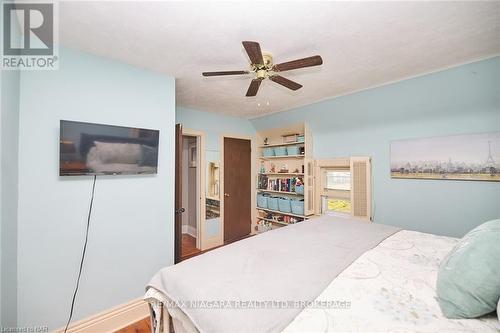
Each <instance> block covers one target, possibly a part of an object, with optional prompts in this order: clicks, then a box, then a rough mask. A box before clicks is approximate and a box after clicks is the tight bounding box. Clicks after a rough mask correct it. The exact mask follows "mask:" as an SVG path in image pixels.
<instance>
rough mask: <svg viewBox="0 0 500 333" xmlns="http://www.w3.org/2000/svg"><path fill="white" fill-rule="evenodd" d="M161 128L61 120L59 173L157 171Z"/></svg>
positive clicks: (135, 172)
mask: <svg viewBox="0 0 500 333" xmlns="http://www.w3.org/2000/svg"><path fill="white" fill-rule="evenodd" d="M159 136H160V131H157V130H151V129H144V128H131V127H122V126H111V125H102V124H93V123H83V122H78V121H69V120H61V122H60V139H59V175H60V176H76V175H123V174H155V173H157V166H158V140H159Z"/></svg>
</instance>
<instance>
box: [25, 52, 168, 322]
mask: <svg viewBox="0 0 500 333" xmlns="http://www.w3.org/2000/svg"><path fill="white" fill-rule="evenodd" d="M174 85H175V81H174V79H173V78H170V77H165V76H162V75H159V74H155V73H152V72H148V71H145V70H140V69H138V68H135V67H131V66H128V65H125V64H120V63H117V62H114V61H110V60H106V59H103V58H99V57H95V56H91V55H87V54H84V53H80V52H77V51H73V50H68V49H64V48H62V49H61V52H60V68H59V70H57V71H25V72H23V73H22V74H21V98H20V137H19V217H18V219H19V224H18V231H19V238H18V287H19V288H18V325H19V326H27V325H29V326H31V325H48V326H49V330H53V329H56V328H58V327H61V326H63V325H64V324H65V321H66V319H67V316H68V313H69V308H70V302H71V297H72V293H73V289H74V286H75V281H76V278H77V273H78V266H79V260H80V255H81V250H82V246H83V241H84V236H85V224H86V215H87V211H88V208H89V200H90V192H91V182H92V179H91V177H59V176H58V167H59V165H58V164H59V155H58V154H59V153H58V145H59V142H58V139H59V120H60V119H69V120H79V121H87V122H96V123H104V124H115V125H123V126H131V127H143V128H152V129H159V130H160V156H159V169H158V174H157V175H147V176H114V177H113V176H108V177H97V185H96V195H95V201H94V210H93V216H92V222H91V228H90V240H89V244H88V250H87V257H86V261H85V266H84V270H83V275H82V280H81V285H80V291H79V294H78V298H77V302H76V308H75V316H74V319H75V320H78V319H81V318H83V317H86V316H88V315H91V314H93V313H96V312H99V311H102V310H105V309H108V308H110V307H112V306H115V305H118V304H121V303H124V302H127V301H130V300H131V299H133V298H136V297H140V296H141V295H142V294H143V292H144V287H145V286H146V284H147V283H148V281H149V279H150V278H151V276H152V275H153V274H154V273H155V272H156V271H157V270H158V269H160V268H162V267H163V266H166V265H169V264H172V263H173V226H174V224H173V202H174V200H173V193H174V191H173V190H174V169H173V168H174V123H175V86H174Z"/></svg>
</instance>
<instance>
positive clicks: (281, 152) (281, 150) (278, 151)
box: [274, 147, 287, 156]
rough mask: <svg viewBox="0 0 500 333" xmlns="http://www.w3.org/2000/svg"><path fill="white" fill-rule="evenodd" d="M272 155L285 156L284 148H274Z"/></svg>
mask: <svg viewBox="0 0 500 333" xmlns="http://www.w3.org/2000/svg"><path fill="white" fill-rule="evenodd" d="M274 155H276V156H286V155H287V152H286V147H276V148H274Z"/></svg>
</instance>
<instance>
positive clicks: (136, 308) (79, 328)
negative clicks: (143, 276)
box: [55, 298, 149, 333]
mask: <svg viewBox="0 0 500 333" xmlns="http://www.w3.org/2000/svg"><path fill="white" fill-rule="evenodd" d="M148 316H149V306H148V303H147V302H145V301H144V300H143V299H142V298H139V299H135V300H133V301H131V302H128V303H125V304H122V305H119V306H117V307H114V308H112V309H109V310H106V311H103V312H101V313H98V314H96V315H94V316H91V317H89V318H85V319H82V320H80V321H77V322H75V323H73V324H71V325H70V326H69V328H68V330H67V333H95V332H100V333H112V332H116V331H117V330H120V329H122V328H124V327H127V326H130V325H132V324H134V323H136V322H138V321H140V320H142V319H144V318H146V317H148ZM61 332H64V327H62V328H60V329H58V330H56V331H55V333H61Z"/></svg>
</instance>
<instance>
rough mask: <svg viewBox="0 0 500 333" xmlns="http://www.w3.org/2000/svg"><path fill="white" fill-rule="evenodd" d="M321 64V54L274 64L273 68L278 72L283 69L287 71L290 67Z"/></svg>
mask: <svg viewBox="0 0 500 333" xmlns="http://www.w3.org/2000/svg"><path fill="white" fill-rule="evenodd" d="M321 64H323V59H321V56H319V55H315V56H312V57H308V58H303V59H297V60H293V61H288V62H284V63H281V64H277V65H274V67H273V70H275V71H278V72H283V71H289V70H291V69H297V68H304V67H311V66H319V65H321Z"/></svg>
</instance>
